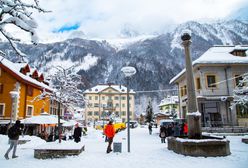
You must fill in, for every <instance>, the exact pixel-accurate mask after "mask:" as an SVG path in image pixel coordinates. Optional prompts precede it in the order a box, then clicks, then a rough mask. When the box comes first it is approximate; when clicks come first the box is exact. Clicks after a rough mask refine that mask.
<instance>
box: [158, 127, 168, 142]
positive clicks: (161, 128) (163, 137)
mask: <svg viewBox="0 0 248 168" xmlns="http://www.w3.org/2000/svg"><path fill="white" fill-rule="evenodd" d="M159 137H160V138H161V143H165V138H166V128H165V126H163V125H162V126H161V127H160V133H159Z"/></svg>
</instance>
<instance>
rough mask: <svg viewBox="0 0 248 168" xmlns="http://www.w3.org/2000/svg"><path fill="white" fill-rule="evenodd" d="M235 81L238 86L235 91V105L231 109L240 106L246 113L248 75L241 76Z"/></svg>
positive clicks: (247, 106) (247, 104)
mask: <svg viewBox="0 0 248 168" xmlns="http://www.w3.org/2000/svg"><path fill="white" fill-rule="evenodd" d="M235 79H236V81H237V82H238V85H237V86H236V88H235V89H234V91H233V96H234V104H233V105H232V107H231V108H234V107H235V106H237V105H238V106H240V107H241V109H242V112H244V110H245V109H248V85H247V84H248V73H245V74H243V75H240V76H238V77H236V78H235Z"/></svg>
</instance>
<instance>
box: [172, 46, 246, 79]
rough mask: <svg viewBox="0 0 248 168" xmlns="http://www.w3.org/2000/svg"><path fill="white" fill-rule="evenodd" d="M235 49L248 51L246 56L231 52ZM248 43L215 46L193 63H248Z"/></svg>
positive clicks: (179, 74)
mask: <svg viewBox="0 0 248 168" xmlns="http://www.w3.org/2000/svg"><path fill="white" fill-rule="evenodd" d="M234 50H239V51H240V50H243V51H246V56H235V55H232V54H231V52H232V51H234ZM247 50H248V45H243V46H240V45H238V46H213V47H211V48H210V49H208V50H207V51H206V52H205V53H204V54H202V55H201V56H200V57H199V58H198V59H196V60H195V61H193V62H192V65H193V66H195V65H197V64H207V65H214V64H229V65H230V64H248V53H247ZM185 71H186V69H185V68H184V69H183V70H182V71H181V72H179V73H178V74H177V75H176V76H175V77H173V78H172V79H171V80H170V83H173V82H175V81H176V80H177V79H178V78H180V77H181V76H183V75H184V73H185Z"/></svg>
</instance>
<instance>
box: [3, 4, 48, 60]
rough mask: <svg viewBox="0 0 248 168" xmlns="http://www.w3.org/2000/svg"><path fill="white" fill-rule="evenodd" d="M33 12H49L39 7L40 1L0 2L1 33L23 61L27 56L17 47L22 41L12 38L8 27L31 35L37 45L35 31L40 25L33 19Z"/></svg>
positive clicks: (32, 40)
mask: <svg viewBox="0 0 248 168" xmlns="http://www.w3.org/2000/svg"><path fill="white" fill-rule="evenodd" d="M32 11H38V12H43V13H45V12H48V11H45V10H44V9H42V8H41V7H40V6H39V1H38V0H33V3H25V2H23V1H22V0H0V32H1V34H2V35H3V36H4V37H5V38H6V39H7V40H8V42H9V43H10V45H11V46H12V47H13V49H14V50H15V51H16V53H17V54H18V55H20V56H21V57H22V59H23V58H24V57H25V54H24V53H22V52H21V51H20V50H19V49H18V48H17V46H16V42H20V41H21V39H19V38H16V37H14V36H12V35H11V33H10V32H9V31H8V30H7V27H6V26H8V25H13V26H14V27H17V28H18V29H20V30H23V31H25V32H27V33H30V35H31V42H32V43H33V44H37V43H38V37H37V34H36V31H35V29H36V28H37V26H38V25H37V23H36V22H35V20H34V18H33V17H32Z"/></svg>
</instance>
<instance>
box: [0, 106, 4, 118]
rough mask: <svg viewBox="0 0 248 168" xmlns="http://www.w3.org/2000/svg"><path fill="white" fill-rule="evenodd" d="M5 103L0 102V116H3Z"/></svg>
mask: <svg viewBox="0 0 248 168" xmlns="http://www.w3.org/2000/svg"><path fill="white" fill-rule="evenodd" d="M4 111H5V104H3V103H0V116H4Z"/></svg>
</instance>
